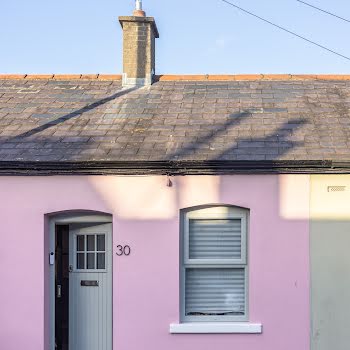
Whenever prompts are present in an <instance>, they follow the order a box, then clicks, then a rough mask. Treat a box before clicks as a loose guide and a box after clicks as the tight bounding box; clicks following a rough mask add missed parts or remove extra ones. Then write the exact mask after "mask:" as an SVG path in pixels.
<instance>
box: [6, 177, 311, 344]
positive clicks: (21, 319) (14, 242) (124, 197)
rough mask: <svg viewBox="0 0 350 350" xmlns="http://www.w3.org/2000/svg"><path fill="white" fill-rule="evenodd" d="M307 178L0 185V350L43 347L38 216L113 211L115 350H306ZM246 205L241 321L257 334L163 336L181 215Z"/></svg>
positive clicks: (175, 313) (171, 315)
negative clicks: (245, 317)
mask: <svg viewBox="0 0 350 350" xmlns="http://www.w3.org/2000/svg"><path fill="white" fill-rule="evenodd" d="M308 194H309V177H308V176H304V175H293V176H291V175H283V176H275V175H269V176H267V175H266V176H221V177H219V176H217V177H215V176H211V177H210V176H207V177H204V176H203V177H195V176H187V177H178V178H174V179H173V187H171V188H169V187H167V186H166V178H165V177H114V176H110V177H102V176H101V177H1V178H0V196H1V197H0V222H1V226H0V238H1V239H0V349H4V350H18V349H26V350H47V349H46V347H45V339H46V338H47V337H46V338H45V330H47V325H45V312H46V311H47V310H45V302H44V300H47V295H46V296H45V280H47V278H48V276H47V268H46V267H47V265H46V264H47V261H48V260H47V255H46V253H44V248H45V245H46V244H47V240H44V236H45V230H44V226H45V225H44V215H45V214H47V213H52V212H57V211H63V210H74V209H89V210H96V211H102V212H107V213H112V214H113V243H114V248H115V247H116V245H117V244H123V245H124V244H128V245H130V246H131V248H132V254H131V255H130V256H129V257H117V256H116V255H115V254H114V257H113V259H114V261H113V269H114V271H113V285H114V295H113V322H114V323H113V327H114V337H113V342H114V348H113V350H140V349H147V350H148V349H152V350H153V349H154V350H164V349H166V350H178V349H181V350H194V349H201V350H212V349H215V348H217V349H220V350H232V349H240V350H281V349H283V350H295V349H298V350H307V349H309V329H310V322H309V309H310V308H309V231H308V215H309V213H308V207H309V203H308ZM208 203H223V204H233V205H237V206H242V207H246V208H250V232H249V243H248V244H249V246H248V249H249V318H250V321H252V322H261V323H262V324H263V333H262V334H259V335H249V334H244V335H243V334H226V335H223V334H222V335H220V334H217V335H199V334H198V335H184V334H176V335H171V334H169V324H170V323H173V322H177V321H178V320H179V209H181V208H185V207H190V206H195V205H200V204H208Z"/></svg>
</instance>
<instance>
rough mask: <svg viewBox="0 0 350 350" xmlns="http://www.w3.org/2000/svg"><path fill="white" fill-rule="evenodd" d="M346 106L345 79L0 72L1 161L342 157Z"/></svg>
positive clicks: (348, 140)
mask: <svg viewBox="0 0 350 350" xmlns="http://www.w3.org/2000/svg"><path fill="white" fill-rule="evenodd" d="M165 80H166V79H165ZM349 107H350V81H349V80H346V79H345V80H317V79H313V78H310V79H288V80H265V79H260V80H253V81H232V80H231V81H220V82H219V81H209V80H202V81H199V80H196V81H176V80H174V79H173V80H170V81H159V82H157V83H155V84H154V85H152V86H151V87H144V88H134V89H122V86H121V81H120V80H106V81H103V80H99V79H86V80H85V79H77V80H72V79H70V80H53V79H40V80H34V79H33V80H32V79H0V161H22V162H29V161H58V162H63V161H123V160H124V161H160V160H196V161H201V160H205V161H207V160H229V161H231V160H235V161H239V160H246V161H262V160H276V161H279V160H285V161H293V160H337V161H349V160H350V147H349V146H350V128H349V126H350V114H349V111H350V109H349Z"/></svg>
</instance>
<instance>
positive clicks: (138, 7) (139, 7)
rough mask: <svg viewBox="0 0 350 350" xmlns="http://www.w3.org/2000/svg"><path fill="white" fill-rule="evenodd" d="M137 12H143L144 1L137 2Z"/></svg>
mask: <svg viewBox="0 0 350 350" xmlns="http://www.w3.org/2000/svg"><path fill="white" fill-rule="evenodd" d="M135 10H137V11H142V0H136V6H135Z"/></svg>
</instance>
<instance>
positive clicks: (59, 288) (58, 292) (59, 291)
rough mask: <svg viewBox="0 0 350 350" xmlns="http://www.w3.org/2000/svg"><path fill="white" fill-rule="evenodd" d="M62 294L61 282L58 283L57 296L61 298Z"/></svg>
mask: <svg viewBox="0 0 350 350" xmlns="http://www.w3.org/2000/svg"><path fill="white" fill-rule="evenodd" d="M61 296H62V286H61V285H60V284H58V285H57V298H61Z"/></svg>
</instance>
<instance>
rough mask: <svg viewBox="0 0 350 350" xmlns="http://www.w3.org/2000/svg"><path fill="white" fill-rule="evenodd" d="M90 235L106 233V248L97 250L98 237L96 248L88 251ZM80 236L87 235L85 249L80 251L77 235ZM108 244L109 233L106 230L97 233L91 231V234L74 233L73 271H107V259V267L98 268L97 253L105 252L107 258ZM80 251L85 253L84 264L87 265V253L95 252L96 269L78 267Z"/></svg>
mask: <svg viewBox="0 0 350 350" xmlns="http://www.w3.org/2000/svg"><path fill="white" fill-rule="evenodd" d="M88 235H94V236H96V237H97V235H104V236H105V250H101V251H98V250H97V239H95V245H96V246H95V250H91V251H88V250H87V236H88ZM78 236H85V238H84V250H83V251H78V247H77V237H78ZM106 244H107V235H106V233H105V232H97V233H91V234H80V233H74V234H73V271H71V272H73V273H74V272H87V273H88V272H92V273H96V272H107V267H106V260H105V268H104V269H97V253H104V254H105V259H106V254H107V251H106ZM78 253H83V254H84V264H85V266H87V253H93V254H94V255H95V256H94V259H95V268H94V269H88V268H86V269H78V266H77V254H78Z"/></svg>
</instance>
